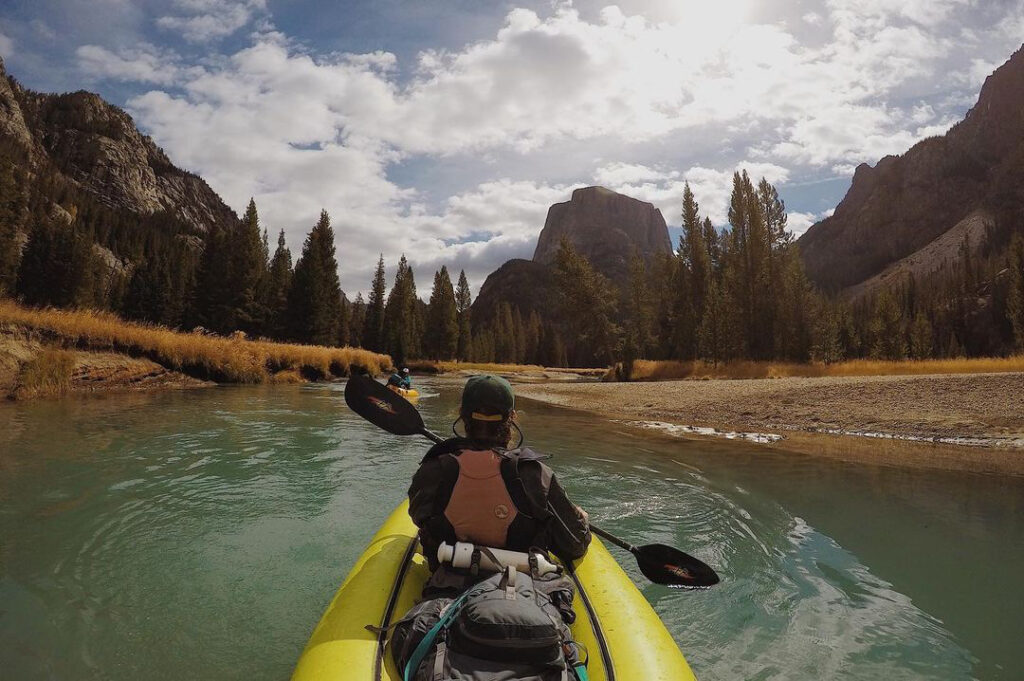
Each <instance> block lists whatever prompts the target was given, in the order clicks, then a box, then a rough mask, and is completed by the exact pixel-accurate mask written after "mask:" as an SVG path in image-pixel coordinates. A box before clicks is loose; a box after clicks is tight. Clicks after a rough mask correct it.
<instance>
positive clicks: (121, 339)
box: [0, 300, 391, 383]
mask: <svg viewBox="0 0 1024 681" xmlns="http://www.w3.org/2000/svg"><path fill="white" fill-rule="evenodd" d="M0 323H8V324H12V325H16V326H21V327H25V328H27V329H31V330H33V331H35V332H38V333H40V334H42V335H43V336H49V337H51V338H53V339H54V340H56V341H58V342H59V343H60V344H62V345H65V346H68V347H77V348H81V349H89V350H112V351H114V352H121V353H125V354H128V355H132V356H142V357H147V358H149V359H151V360H153V361H154V362H156V363H158V364H160V365H162V366H164V367H166V368H168V369H172V370H175V371H180V372H182V373H184V374H188V375H189V376H195V377H197V378H202V379H209V380H215V381H222V382H228V383H261V382H264V381H267V380H269V379H270V378H271V377H272V376H274V375H275V374H279V373H282V372H289V373H288V374H286V375H285V376H282V377H281V380H285V381H287V380H294V378H295V377H294V376H292V375H291V374H298V375H299V376H301V377H302V378H305V379H308V380H317V379H322V378H330V377H333V376H344V375H347V373H348V367H349V365H350V364H355V365H357V366H359V367H363V368H365V369H366V370H367V371H369V372H370V373H372V374H380V373H382V372H383V371H385V370H387V369H390V367H391V358H390V357H388V356H387V355H380V354H377V353H374V352H369V351H368V350H362V349H359V348H330V347H323V346H316V345H297V344H290V343H273V342H267V341H251V340H244V339H241V338H222V337H220V336H207V335H201V334H192V333H180V332H177V331H171V330H170V329H167V328H164V327H161V326H155V325H150V324H138V323H134V322H126V321H124V320H122V319H120V318H118V317H117V316H115V315H112V314H109V313H105V312H92V311H72V310H54V309H45V310H36V309H30V308H25V307H22V306H20V305H18V304H16V303H14V302H13V301H10V300H0Z"/></svg>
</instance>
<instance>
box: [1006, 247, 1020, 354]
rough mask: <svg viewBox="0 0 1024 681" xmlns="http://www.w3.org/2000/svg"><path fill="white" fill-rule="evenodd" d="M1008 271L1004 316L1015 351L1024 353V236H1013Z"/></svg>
mask: <svg viewBox="0 0 1024 681" xmlns="http://www.w3.org/2000/svg"><path fill="white" fill-rule="evenodd" d="M1007 269H1008V270H1009V271H1010V289H1009V293H1008V294H1007V300H1006V315H1007V317H1009V319H1010V327H1011V328H1012V329H1013V340H1014V344H1015V345H1016V348H1017V350H1022V351H1024V236H1021V235H1020V234H1019V233H1018V234H1016V235H1014V237H1013V241H1011V242H1010V249H1009V251H1008V253H1007Z"/></svg>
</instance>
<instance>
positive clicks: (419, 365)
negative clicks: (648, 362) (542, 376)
mask: <svg viewBox="0 0 1024 681" xmlns="http://www.w3.org/2000/svg"><path fill="white" fill-rule="evenodd" d="M405 366H407V367H409V370H410V371H413V372H417V373H424V374H439V373H449V372H452V371H480V372H486V373H491V374H522V373H528V372H562V373H572V374H580V375H582V376H602V375H604V373H605V369H594V368H589V369H566V368H562V367H543V366H541V365H539V364H501V363H496V362H456V361H449V360H432V359H422V360H410V361H409V362H408V363H407V364H406V365H405Z"/></svg>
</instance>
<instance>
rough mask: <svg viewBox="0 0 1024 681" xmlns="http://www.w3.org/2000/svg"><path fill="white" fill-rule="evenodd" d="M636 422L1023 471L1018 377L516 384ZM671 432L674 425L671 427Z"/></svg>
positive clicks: (890, 459)
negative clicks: (770, 436) (771, 435)
mask: <svg viewBox="0 0 1024 681" xmlns="http://www.w3.org/2000/svg"><path fill="white" fill-rule="evenodd" d="M516 393H517V394H518V395H520V396H522V397H525V398H529V399H535V400H539V401H543V402H547V403H550V404H555V405H560V406H565V407H571V408H573V409H582V410H586V411H592V412H596V413H599V414H602V415H604V416H608V417H610V418H617V419H624V420H632V421H639V422H652V421H656V422H663V423H667V424H677V425H687V426H697V427H710V428H715V429H718V430H720V431H738V432H756V433H775V434H779V435H782V436H783V439H782V440H780V441H778V442H776V443H774V444H770V445H767V446H771V447H773V448H777V449H784V450H787V449H788V450H795V451H801V452H806V453H813V454H823V455H826V456H834V457H837V458H842V459H852V460H858V461H875V462H884V463H897V464H905V465H922V466H928V467H938V468H950V469H956V470H971V471H982V472H998V473H1015V474H1024V373H1002V374H949V375H933V376H866V377H825V378H781V379H764V380H704V381H665V382H658V383H564V384H561V383H560V384H553V383H544V384H532V385H518V386H517V387H516ZM676 431H677V432H678V429H676Z"/></svg>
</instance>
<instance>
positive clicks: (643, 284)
mask: <svg viewBox="0 0 1024 681" xmlns="http://www.w3.org/2000/svg"><path fill="white" fill-rule="evenodd" d="M629 308H630V309H629V316H630V320H629V328H630V330H631V331H632V338H633V345H634V352H636V353H637V354H638V355H639V356H640V357H648V356H649V355H648V350H649V349H650V347H651V345H652V339H651V336H652V333H651V324H652V320H653V317H654V311H653V310H652V309H651V308H652V305H651V290H650V287H649V286H648V282H647V269H646V268H645V267H644V260H643V258H641V257H640V252H639V250H634V251H633V257H631V258H630V259H629Z"/></svg>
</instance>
